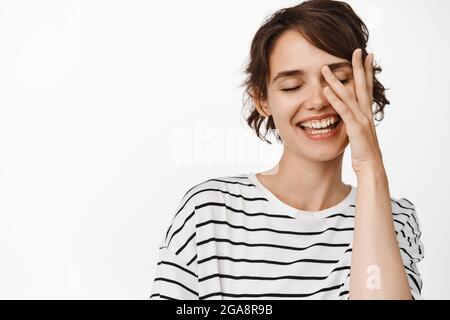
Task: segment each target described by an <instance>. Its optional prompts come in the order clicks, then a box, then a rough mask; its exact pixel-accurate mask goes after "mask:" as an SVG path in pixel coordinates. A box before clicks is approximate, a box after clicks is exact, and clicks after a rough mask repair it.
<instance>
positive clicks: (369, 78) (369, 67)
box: [365, 53, 373, 116]
mask: <svg viewBox="0 0 450 320" xmlns="http://www.w3.org/2000/svg"><path fill="white" fill-rule="evenodd" d="M365 69H366V83H367V92H368V93H369V103H370V112H371V113H370V115H371V116H372V104H373V53H371V54H369V55H368V56H367V57H366V61H365Z"/></svg>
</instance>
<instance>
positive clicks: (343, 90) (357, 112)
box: [322, 66, 367, 121]
mask: <svg viewBox="0 0 450 320" xmlns="http://www.w3.org/2000/svg"><path fill="white" fill-rule="evenodd" d="M322 73H323V76H324V78H325V80H326V81H327V83H328V84H329V88H330V89H332V91H333V93H334V94H335V95H336V96H337V97H338V98H339V100H340V101H342V102H343V103H344V104H345V105H346V106H347V108H350V109H351V111H352V112H353V114H354V118H355V119H356V120H359V121H363V120H364V118H366V119H367V117H366V115H365V114H364V113H363V112H362V110H361V108H360V107H359V106H358V102H357V101H356V100H355V97H354V95H353V94H352V93H351V92H350V91H349V90H348V88H347V87H345V86H344V85H343V84H342V82H340V81H339V80H338V79H337V78H336V77H335V76H334V74H333V72H331V70H330V68H329V67H328V66H324V67H323V68H322Z"/></svg>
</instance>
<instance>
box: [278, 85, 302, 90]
mask: <svg viewBox="0 0 450 320" xmlns="http://www.w3.org/2000/svg"><path fill="white" fill-rule="evenodd" d="M300 87H301V86H297V87H294V88H287V89H281V90H283V91H295V90H297V89H298V88H300Z"/></svg>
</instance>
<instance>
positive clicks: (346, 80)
mask: <svg viewBox="0 0 450 320" xmlns="http://www.w3.org/2000/svg"><path fill="white" fill-rule="evenodd" d="M340 81H341V83H342V84H346V83H348V82H349V81H350V79H344V80H340ZM301 87H302V86H297V87H294V88H288V89H281V90H282V91H286V92H289V91H295V90H297V89H299V88H301Z"/></svg>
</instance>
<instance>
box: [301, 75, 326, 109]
mask: <svg viewBox="0 0 450 320" xmlns="http://www.w3.org/2000/svg"><path fill="white" fill-rule="evenodd" d="M325 86H326V83H325V81H324V82H321V81H320V80H316V81H313V82H311V83H310V85H309V86H308V89H307V92H306V94H307V98H306V103H305V107H306V108H307V109H308V110H314V109H316V110H321V109H323V108H326V107H329V106H330V104H329V102H328V100H327V98H326V97H325V95H324V93H323V88H325Z"/></svg>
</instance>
